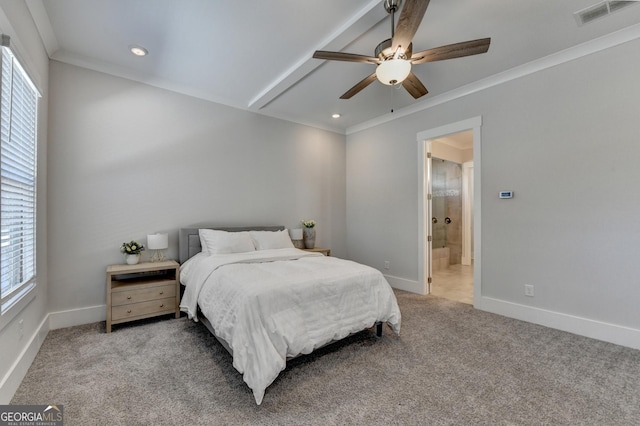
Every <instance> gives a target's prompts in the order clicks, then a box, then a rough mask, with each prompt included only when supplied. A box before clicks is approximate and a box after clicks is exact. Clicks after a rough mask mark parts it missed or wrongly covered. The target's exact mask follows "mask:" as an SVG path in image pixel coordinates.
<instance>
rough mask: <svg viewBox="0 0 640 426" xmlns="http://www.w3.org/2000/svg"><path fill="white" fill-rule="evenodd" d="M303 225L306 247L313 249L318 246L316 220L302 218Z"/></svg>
mask: <svg viewBox="0 0 640 426" xmlns="http://www.w3.org/2000/svg"><path fill="white" fill-rule="evenodd" d="M301 222H302V226H303V227H304V228H303V229H302V231H303V235H302V236H303V240H304V247H305V248H308V249H312V248H314V247H315V246H316V228H315V226H316V221H315V220H313V219H311V220H304V219H303V220H302V221H301Z"/></svg>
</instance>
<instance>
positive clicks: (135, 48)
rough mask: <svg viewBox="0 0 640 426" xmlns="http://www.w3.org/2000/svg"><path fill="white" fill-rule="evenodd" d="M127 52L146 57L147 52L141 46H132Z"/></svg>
mask: <svg viewBox="0 0 640 426" xmlns="http://www.w3.org/2000/svg"><path fill="white" fill-rule="evenodd" d="M129 50H130V51H131V53H133V54H134V55H136V56H147V55H148V54H149V51H148V50H147V49H145V48H144V47H142V46H138V45H136V44H132V45H131V46H129Z"/></svg>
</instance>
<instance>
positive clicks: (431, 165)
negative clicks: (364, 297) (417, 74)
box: [417, 117, 482, 307]
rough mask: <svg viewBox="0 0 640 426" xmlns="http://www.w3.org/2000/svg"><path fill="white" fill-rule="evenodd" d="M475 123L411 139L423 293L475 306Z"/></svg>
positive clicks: (477, 298) (477, 166) (477, 124)
mask: <svg viewBox="0 0 640 426" xmlns="http://www.w3.org/2000/svg"><path fill="white" fill-rule="evenodd" d="M481 124H482V119H481V117H475V118H472V119H468V120H464V121H461V122H458V123H453V124H450V125H446V126H442V127H439V128H436V129H431V130H426V131H424V132H420V133H419V134H418V135H417V136H418V151H419V152H418V154H419V168H420V170H419V171H420V177H421V178H420V184H419V195H418V196H419V206H420V208H419V217H420V222H419V233H420V234H419V256H420V263H419V274H420V284H421V285H422V286H423V293H424V294H429V293H432V294H434V295H439V296H441V297H446V298H450V299H453V300H458V301H460V302H463V303H472V304H474V306H476V307H478V305H479V302H480V300H481V299H480V295H481V282H480V277H481V272H480V266H481V263H480V247H481V245H480V226H479V224H480V127H481ZM439 166H442V167H439ZM434 171H435V173H434Z"/></svg>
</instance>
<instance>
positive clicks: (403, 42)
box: [391, 0, 429, 53]
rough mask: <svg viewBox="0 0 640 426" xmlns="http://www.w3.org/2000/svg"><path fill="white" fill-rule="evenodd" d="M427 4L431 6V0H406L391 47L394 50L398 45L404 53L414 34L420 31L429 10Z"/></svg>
mask: <svg viewBox="0 0 640 426" xmlns="http://www.w3.org/2000/svg"><path fill="white" fill-rule="evenodd" d="M427 6H429V0H405V4H404V6H403V7H402V12H401V13H400V19H398V25H396V30H395V33H394V34H393V40H392V41H391V47H392V49H393V51H394V52H395V51H396V50H397V49H398V47H400V51H401V52H402V53H404V52H405V51H406V50H407V48H408V47H409V44H411V40H413V36H414V35H415V34H416V31H418V27H419V26H420V23H421V22H422V18H423V17H424V13H425V12H426V11H427Z"/></svg>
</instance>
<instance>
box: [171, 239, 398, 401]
mask: <svg viewBox="0 0 640 426" xmlns="http://www.w3.org/2000/svg"><path fill="white" fill-rule="evenodd" d="M180 274H181V275H180V280H181V281H182V283H183V284H184V285H185V286H186V288H185V292H184V296H183V298H182V301H181V303H180V309H181V310H182V311H184V312H186V313H187V314H188V315H189V318H192V319H194V320H196V321H197V318H196V309H197V306H198V305H200V309H201V310H202V312H203V314H204V315H205V316H206V317H207V318H208V319H209V321H210V322H211V324H212V325H213V328H214V329H215V331H216V334H217V335H218V336H219V337H221V338H223V339H224V340H225V341H226V342H227V343H228V344H229V346H230V348H231V350H232V352H233V366H234V367H235V368H236V370H238V371H239V372H240V373H242V374H243V379H244V381H245V382H246V383H247V385H248V386H249V387H250V388H251V389H252V390H253V394H254V397H255V400H256V403H257V404H260V403H261V402H262V398H263V396H264V392H265V389H266V388H267V386H269V385H270V384H271V383H272V382H273V381H274V380H275V379H276V377H277V376H278V374H279V373H280V371H282V370H283V369H284V368H285V366H286V358H287V357H291V356H295V355H299V354H308V353H310V352H312V351H313V350H314V349H316V348H318V347H320V346H323V345H325V344H327V343H329V342H331V341H332V340H338V339H342V338H344V337H346V336H348V335H349V334H351V333H355V332H357V331H361V330H363V329H365V328H367V327H371V326H373V324H374V323H375V322H378V321H381V322H386V323H387V324H389V326H391V328H392V330H393V331H395V332H396V333H399V332H400V310H399V308H398V304H397V301H396V298H395V295H394V294H393V291H392V290H391V287H390V286H389V284H388V283H387V281H386V280H385V279H384V277H383V276H382V274H381V273H380V271H378V270H376V269H373V268H370V267H368V266H365V265H361V264H359V263H355V262H351V261H348V260H343V259H338V258H335V257H325V256H323V255H321V254H318V253H309V252H305V251H302V250H297V249H276V250H261V251H255V252H250V253H235V254H223V255H212V256H206V255H204V254H202V253H200V254H198V255H196V256H194V257H193V258H191V259H190V260H189V261H187V262H185V264H184V265H183V266H182V268H181V272H180Z"/></svg>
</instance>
